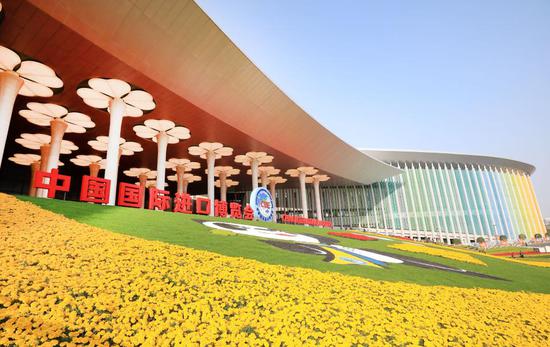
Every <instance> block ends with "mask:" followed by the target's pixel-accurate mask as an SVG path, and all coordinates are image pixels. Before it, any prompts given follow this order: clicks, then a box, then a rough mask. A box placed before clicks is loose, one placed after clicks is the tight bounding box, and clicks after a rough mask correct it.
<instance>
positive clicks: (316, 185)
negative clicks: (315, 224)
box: [306, 175, 330, 220]
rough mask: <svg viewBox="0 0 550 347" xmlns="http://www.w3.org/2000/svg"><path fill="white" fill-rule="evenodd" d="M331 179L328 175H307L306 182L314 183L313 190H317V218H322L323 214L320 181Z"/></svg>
mask: <svg viewBox="0 0 550 347" xmlns="http://www.w3.org/2000/svg"><path fill="white" fill-rule="evenodd" d="M329 179H330V177H329V176H327V175H313V176H311V177H306V183H313V191H314V192H315V210H316V211H317V213H316V214H317V219H318V220H322V219H323V214H322V210H321V193H320V192H319V183H320V182H326V181H328V180H329Z"/></svg>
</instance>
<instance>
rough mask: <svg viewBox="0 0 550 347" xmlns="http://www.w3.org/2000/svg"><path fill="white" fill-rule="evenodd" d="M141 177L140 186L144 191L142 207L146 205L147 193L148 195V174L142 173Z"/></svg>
mask: <svg viewBox="0 0 550 347" xmlns="http://www.w3.org/2000/svg"><path fill="white" fill-rule="evenodd" d="M138 177H139V187H140V188H141V191H142V192H143V200H141V206H140V207H141V208H144V207H145V195H146V193H147V192H146V191H145V190H146V189H147V186H146V185H147V175H146V174H141V175H139V176H138Z"/></svg>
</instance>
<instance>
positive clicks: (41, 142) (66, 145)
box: [15, 133, 78, 198]
mask: <svg viewBox="0 0 550 347" xmlns="http://www.w3.org/2000/svg"><path fill="white" fill-rule="evenodd" d="M15 142H17V143H19V144H20V145H21V146H23V147H25V148H28V149H38V150H40V171H46V165H47V162H48V157H49V155H50V142H51V137H50V135H46V134H27V133H23V134H21V137H20V138H18V139H15ZM77 149H78V147H77V146H76V145H75V144H74V143H73V142H71V141H68V140H62V141H61V147H60V149H59V152H60V153H61V154H71V153H72V152H73V151H76V150H77ZM59 164H60V163H59V162H58V163H57V165H56V167H57V166H59ZM36 196H39V197H44V198H45V197H46V191H45V190H44V189H38V191H37V193H36Z"/></svg>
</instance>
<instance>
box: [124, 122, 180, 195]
mask: <svg viewBox="0 0 550 347" xmlns="http://www.w3.org/2000/svg"><path fill="white" fill-rule="evenodd" d="M134 131H135V132H136V135H137V136H139V137H141V138H144V139H150V140H152V141H153V142H156V144H157V184H158V187H157V188H158V189H162V188H163V187H164V183H166V181H165V176H166V149H167V148H168V144H176V143H178V142H180V140H185V139H188V138H190V137H191V134H190V133H189V129H187V128H186V127H182V126H179V125H176V124H175V123H174V122H172V121H171V120H166V119H148V120H146V121H145V122H144V123H143V124H140V125H136V126H134Z"/></svg>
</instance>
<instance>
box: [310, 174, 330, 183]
mask: <svg viewBox="0 0 550 347" xmlns="http://www.w3.org/2000/svg"><path fill="white" fill-rule="evenodd" d="M328 180H330V177H329V176H327V175H313V176H310V177H306V183H313V182H315V181H317V182H326V181H328Z"/></svg>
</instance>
